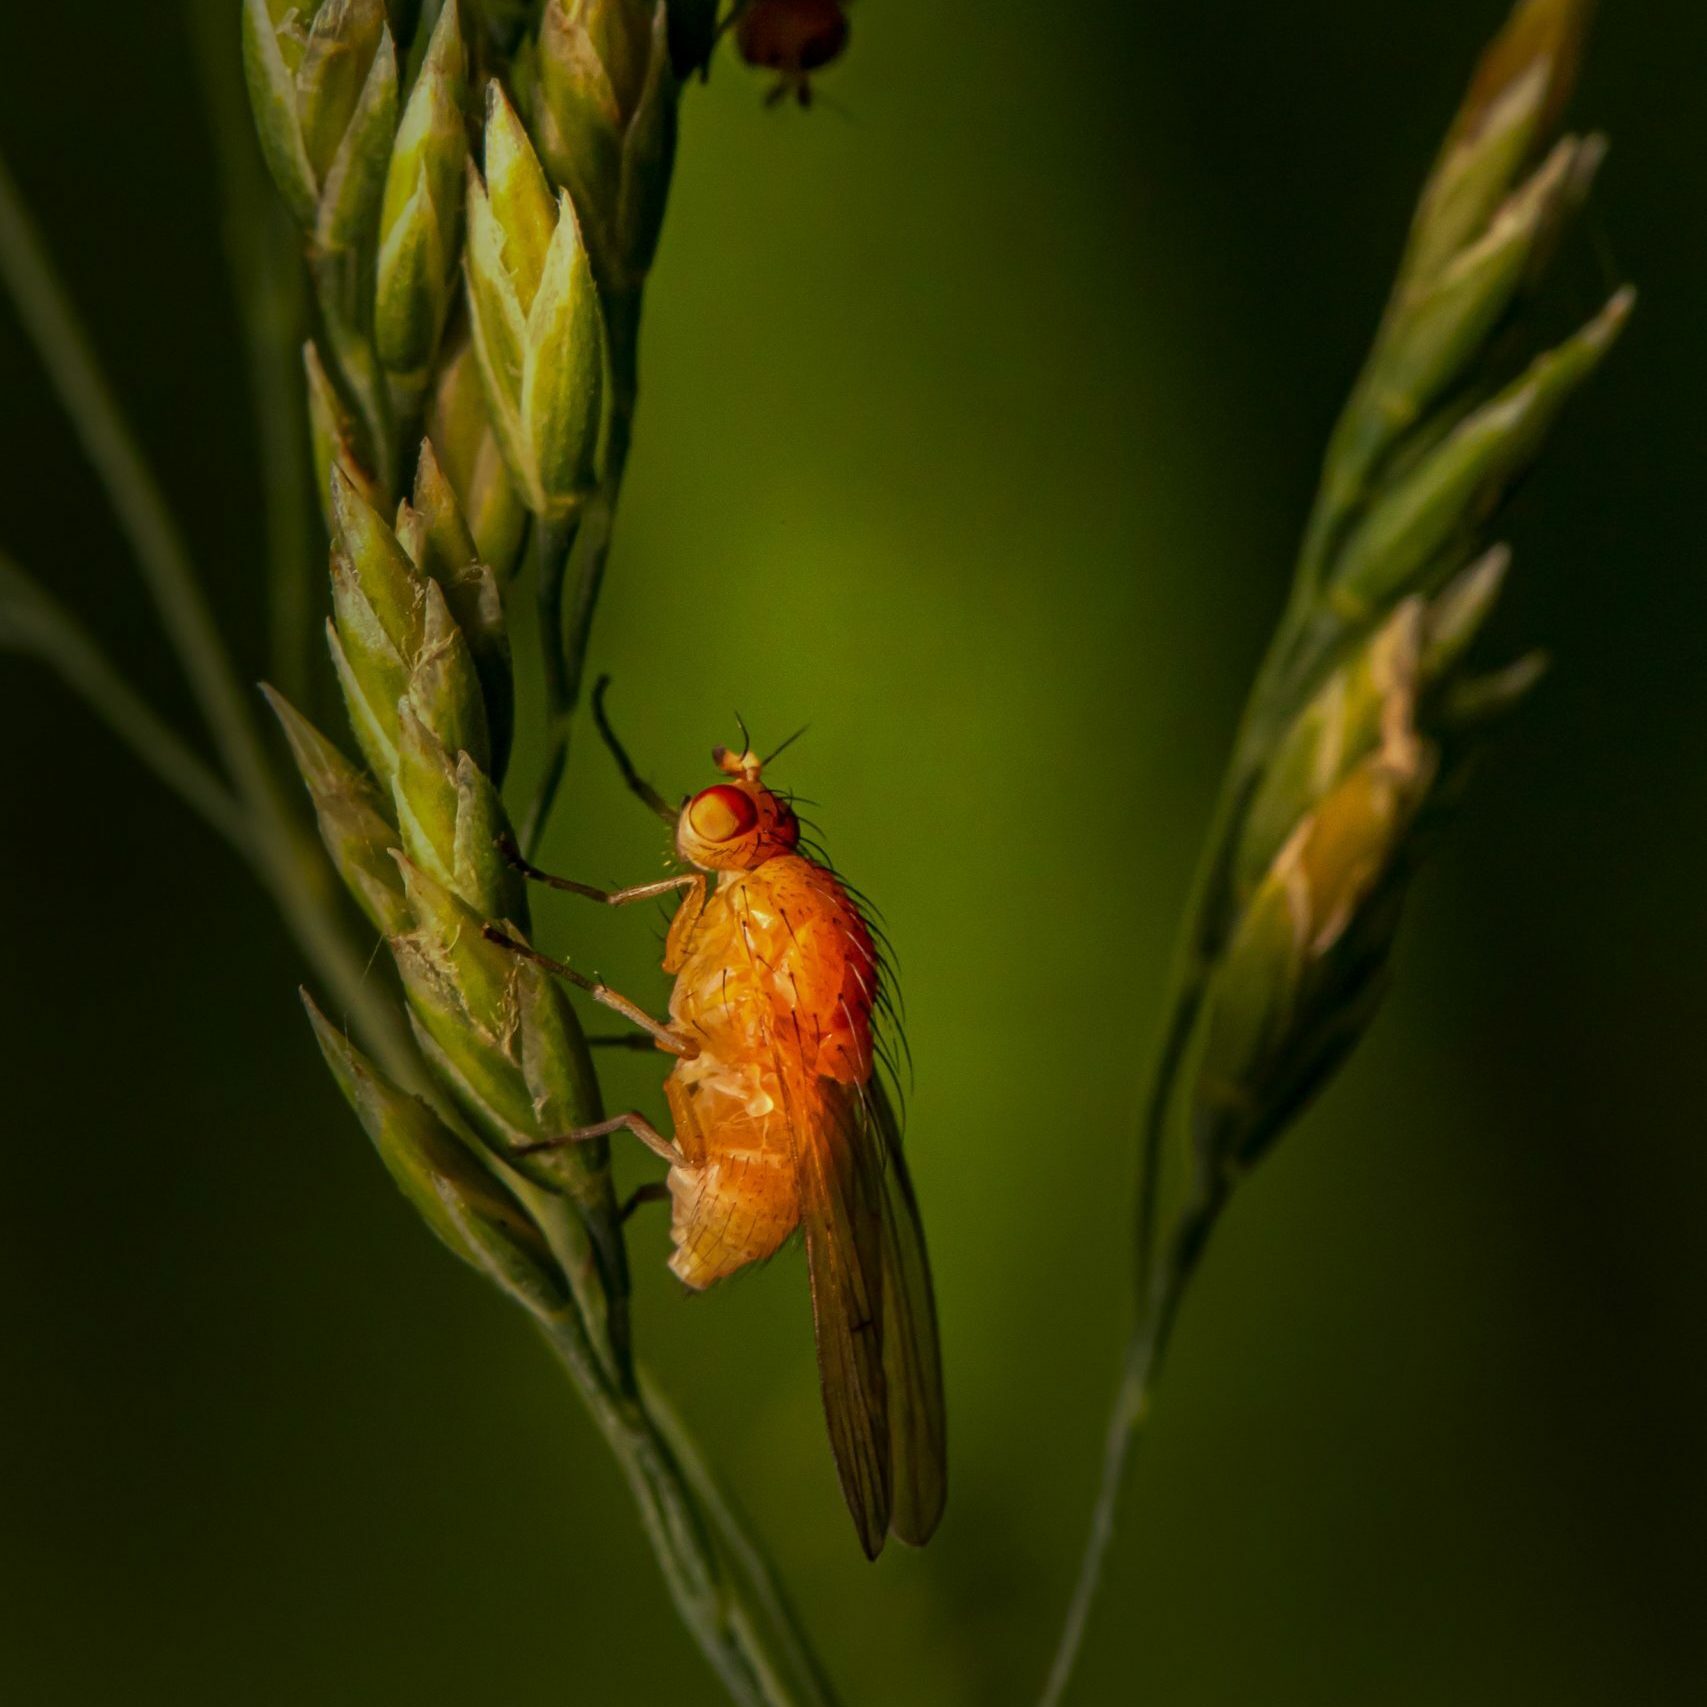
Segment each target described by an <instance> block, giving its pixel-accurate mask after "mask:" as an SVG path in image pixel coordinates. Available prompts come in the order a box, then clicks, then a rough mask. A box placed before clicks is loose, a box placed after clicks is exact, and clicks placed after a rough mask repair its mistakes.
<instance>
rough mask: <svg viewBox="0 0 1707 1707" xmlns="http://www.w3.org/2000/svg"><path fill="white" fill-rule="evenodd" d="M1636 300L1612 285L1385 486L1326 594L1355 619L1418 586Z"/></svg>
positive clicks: (1496, 490) (1479, 512) (1539, 435)
mask: <svg viewBox="0 0 1707 1707" xmlns="http://www.w3.org/2000/svg"><path fill="white" fill-rule="evenodd" d="M1634 305H1635V296H1634V293H1633V292H1631V291H1628V290H1622V291H1620V292H1618V294H1617V295H1616V296H1614V297H1613V298H1612V300H1611V301H1610V302H1609V303H1608V304H1607V305H1606V307H1605V308H1604V309H1603V310H1602V311H1601V313H1600V314H1599V315H1598V316H1596V318H1595V319H1594V320H1592V321H1590V322H1589V324H1588V325H1587V326H1585V327H1584V328H1583V329H1582V330H1581V331H1580V332H1578V333H1577V334H1576V335H1575V336H1574V337H1572V338H1570V339H1568V340H1567V341H1566V342H1565V343H1563V344H1562V345H1560V346H1559V348H1558V349H1556V350H1553V351H1551V352H1549V353H1548V354H1546V355H1543V356H1541V357H1538V358H1537V360H1536V361H1535V362H1534V363H1533V365H1532V366H1531V367H1530V368H1529V370H1528V372H1526V373H1524V374H1523V375H1522V376H1520V377H1519V378H1518V379H1517V380H1515V381H1514V382H1513V383H1512V384H1511V385H1509V386H1507V387H1506V389H1505V390H1504V391H1502V392H1500V393H1499V394H1498V395H1497V396H1496V397H1494V398H1493V399H1492V400H1490V401H1489V402H1488V403H1486V404H1484V405H1483V406H1482V407H1481V408H1480V409H1478V410H1476V411H1475V412H1474V413H1473V414H1472V415H1470V416H1469V417H1468V418H1467V419H1465V420H1464V421H1463V422H1462V423H1461V424H1460V425H1458V426H1457V427H1456V428H1454V429H1453V431H1452V432H1451V433H1450V434H1449V435H1448V436H1447V437H1446V438H1445V439H1444V440H1443V441H1442V442H1441V443H1440V444H1439V445H1437V446H1435V447H1434V448H1433V449H1432V450H1431V451H1430V452H1429V453H1428V454H1427V455H1426V456H1425V457H1423V458H1422V459H1421V460H1420V461H1419V462H1418V463H1417V465H1416V466H1415V467H1414V468H1412V469H1411V470H1409V472H1408V473H1407V474H1406V475H1405V477H1404V478H1403V479H1402V480H1400V481H1399V482H1398V483H1397V484H1396V486H1395V487H1394V489H1393V490H1391V491H1390V492H1389V493H1387V495H1386V496H1384V497H1383V498H1382V499H1381V500H1380V501H1379V502H1378V503H1377V504H1375V505H1374V506H1373V507H1372V508H1371V510H1370V512H1369V514H1368V515H1367V516H1366V517H1365V518H1364V520H1363V522H1362V524H1361V525H1360V526H1359V527H1358V528H1357V530H1356V531H1355V532H1354V533H1353V534H1352V536H1351V538H1350V539H1349V540H1348V541H1347V543H1346V546H1345V550H1344V552H1343V553H1342V555H1341V557H1340V561H1339V564H1338V568H1337V572H1336V577H1335V582H1334V585H1333V587H1332V588H1331V591H1330V597H1331V599H1332V601H1333V604H1334V607H1335V609H1336V610H1337V611H1338V612H1339V613H1340V614H1341V616H1342V617H1344V618H1345V619H1346V620H1347V621H1348V622H1350V623H1353V624H1361V623H1362V622H1365V621H1367V620H1368V619H1369V618H1370V617H1371V616H1372V615H1373V614H1375V613H1378V612H1380V611H1381V610H1383V609H1385V608H1386V607H1387V606H1388V605H1389V604H1391V603H1392V602H1393V600H1395V599H1397V598H1402V597H1403V596H1404V595H1405V593H1406V592H1407V591H1408V590H1410V589H1411V588H1412V587H1414V586H1416V585H1417V584H1418V583H1419V581H1420V580H1421V579H1422V578H1423V577H1424V576H1425V574H1426V572H1427V571H1428V570H1429V569H1430V568H1431V567H1432V566H1433V565H1434V564H1435V563H1436V562H1437V560H1438V559H1439V558H1440V557H1441V555H1442V554H1443V553H1444V552H1446V551H1447V550H1448V548H1449V547H1451V546H1452V545H1453V543H1454V542H1455V541H1458V540H1461V539H1462V538H1463V537H1465V536H1466V535H1467V534H1469V533H1471V531H1472V530H1473V529H1474V527H1475V525H1476V524H1477V523H1478V522H1479V521H1480V520H1481V519H1482V517H1483V516H1484V515H1485V514H1486V513H1487V511H1488V510H1490V509H1491V508H1492V507H1493V505H1494V504H1495V503H1496V502H1497V501H1498V500H1499V498H1500V497H1501V495H1502V494H1503V493H1504V491H1505V488H1506V487H1507V486H1508V485H1509V484H1510V483H1511V481H1512V480H1513V479H1514V478H1515V477H1516V476H1517V475H1518V474H1520V473H1521V472H1522V471H1523V470H1524V469H1525V468H1526V467H1527V466H1528V465H1529V463H1530V461H1531V460H1532V459H1533V457H1534V456H1535V454H1536V453H1537V451H1539V449H1540V447H1541V444H1542V441H1543V440H1544V439H1545V437H1546V434H1547V430H1548V429H1549V428H1550V427H1551V426H1552V424H1553V422H1554V420H1555V419H1556V418H1557V416H1558V414H1559V411H1560V410H1561V409H1562V408H1563V407H1564V405H1565V402H1566V400H1567V399H1568V398H1569V397H1570V396H1571V394H1572V393H1573V392H1574V391H1576V389H1577V388H1578V387H1579V386H1580V385H1581V384H1582V382H1583V381H1584V380H1585V379H1587V378H1588V377H1589V375H1590V374H1591V373H1593V372H1594V370H1595V369H1596V368H1597V367H1598V366H1599V365H1600V362H1601V360H1602V358H1603V357H1604V356H1605V355H1606V353H1607V351H1608V350H1610V349H1611V348H1612V346H1613V344H1614V343H1616V342H1617V339H1618V335H1619V333H1620V332H1622V331H1623V329H1624V326H1625V324H1626V322H1627V321H1628V320H1629V318H1630V313H1631V310H1632V309H1633V307H1634Z"/></svg>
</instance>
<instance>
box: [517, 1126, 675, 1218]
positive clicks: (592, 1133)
mask: <svg viewBox="0 0 1707 1707" xmlns="http://www.w3.org/2000/svg"><path fill="white" fill-rule="evenodd" d="M613 1132H632V1133H633V1134H634V1136H635V1137H636V1138H638V1139H639V1140H640V1142H641V1143H642V1144H644V1145H645V1146H646V1148H647V1149H648V1150H650V1151H652V1153H653V1154H654V1155H657V1156H662V1157H663V1158H664V1160H665V1161H666V1162H668V1163H669V1164H670V1166H671V1167H672V1168H682V1167H686V1166H687V1158H686V1157H685V1156H683V1154H682V1153H681V1151H680V1150H678V1149H677V1148H676V1147H675V1145H674V1144H672V1143H671V1142H670V1140H669V1139H668V1138H666V1137H665V1136H664V1134H663V1133H662V1132H660V1131H659V1130H658V1128H657V1127H656V1126H654V1125H653V1124H652V1122H651V1121H650V1120H648V1119H647V1118H646V1116H645V1115H643V1114H635V1113H633V1112H630V1113H628V1114H616V1115H612V1116H611V1118H610V1119H609V1120H601V1121H599V1122H598V1123H597V1124H596V1125H593V1126H577V1127H576V1128H575V1129H574V1130H573V1131H572V1132H562V1133H559V1134H558V1136H557V1137H555V1138H539V1139H536V1140H535V1141H534V1142H533V1143H531V1144H517V1145H516V1146H515V1147H514V1148H513V1149H512V1150H511V1152H510V1153H511V1154H512V1155H515V1156H535V1155H538V1154H539V1152H540V1151H542V1150H561V1149H564V1148H565V1147H566V1146H568V1145H570V1144H585V1143H586V1142H587V1141H588V1140H589V1139H591V1138H608V1137H610V1135H611V1134H612V1133H613ZM645 1189H646V1188H645V1187H644V1186H642V1187H641V1190H642V1191H644V1190H645ZM623 1213H624V1215H626V1214H627V1213H628V1211H627V1210H626V1209H625V1210H624V1211H623Z"/></svg>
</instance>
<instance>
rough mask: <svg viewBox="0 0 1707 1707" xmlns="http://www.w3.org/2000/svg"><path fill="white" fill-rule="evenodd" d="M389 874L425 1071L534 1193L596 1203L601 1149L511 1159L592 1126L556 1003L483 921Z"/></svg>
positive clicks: (572, 1034)
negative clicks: (403, 918)
mask: <svg viewBox="0 0 1707 1707" xmlns="http://www.w3.org/2000/svg"><path fill="white" fill-rule="evenodd" d="M398 867H399V869H400V871H401V872H402V874H403V882H404V887H405V892H406V894H407V897H408V901H409V906H410V910H411V912H412V913H413V915H414V918H415V921H416V922H415V926H414V928H413V929H412V930H409V931H407V932H405V933H403V934H402V935H401V936H399V937H397V938H395V939H394V940H393V942H392V952H393V955H394V957H395V959H396V962H397V969H398V972H399V974H400V975H401V977H402V979H403V986H404V990H405V992H406V993H407V995H408V998H409V1005H410V1010H411V1013H412V1015H413V1017H414V1020H415V1022H416V1025H417V1030H418V1032H419V1033H421V1034H423V1035H424V1036H425V1037H426V1038H427V1039H429V1040H430V1042H431V1048H430V1049H428V1050H427V1054H428V1058H429V1060H430V1061H432V1063H433V1065H434V1068H435V1071H437V1072H439V1073H440V1075H441V1077H442V1078H443V1079H444V1082H445V1084H446V1087H447V1088H448V1089H449V1090H450V1091H451V1093H452V1094H453V1095H454V1096H455V1097H456V1098H457V1100H458V1103H459V1104H460V1105H461V1106H462V1107H463V1109H464V1110H465V1111H466V1112H467V1113H468V1115H469V1117H470V1119H471V1120H473V1121H474V1122H475V1124H476V1125H477V1126H478V1128H479V1129H480V1131H481V1134H482V1136H483V1137H484V1138H485V1139H486V1140H487V1141H488V1142H489V1143H490V1144H491V1146H492V1149H493V1153H494V1154H495V1155H498V1156H500V1157H502V1158H503V1159H504V1160H505V1161H507V1162H509V1163H510V1164H511V1165H513V1166H514V1167H515V1168H516V1169H517V1170H518V1171H519V1172H521V1173H522V1174H523V1175H524V1176H525V1177H527V1178H528V1179H530V1180H533V1181H535V1183H537V1184H540V1185H544V1186H547V1187H549V1188H550V1189H552V1190H556V1191H563V1190H567V1191H568V1192H569V1193H570V1194H571V1195H572V1196H574V1197H575V1198H576V1199H577V1200H578V1201H583V1202H588V1203H591V1202H594V1201H596V1200H601V1196H602V1191H603V1179H604V1174H605V1168H606V1150H605V1147H604V1146H603V1145H600V1144H596V1143H593V1144H575V1145H569V1146H565V1147H564V1148H563V1149H561V1150H553V1151H544V1152H541V1153H540V1154H538V1155H535V1156H518V1155H516V1154H515V1150H516V1148H517V1146H518V1145H522V1144H527V1143H531V1142H533V1141H535V1140H537V1139H540V1138H547V1137H552V1136H555V1135H557V1134H560V1133H562V1132H565V1131H568V1130H570V1129H571V1128H573V1127H574V1126H577V1125H581V1124H584V1123H586V1122H588V1121H590V1120H594V1119H596V1118H597V1114H596V1112H595V1111H596V1109H597V1106H598V1105H597V1102H596V1100H592V1097H591V1090H590V1087H591V1078H590V1072H589V1071H587V1070H586V1069H585V1068H584V1063H585V1043H584V1041H583V1040H582V1039H581V1036H580V1031H579V1027H578V1026H577V1025H576V1023H575V1019H574V1015H573V1014H572V1012H571V1011H570V1009H569V1006H568V1003H567V1001H566V1000H565V999H564V997H563V995H562V993H561V992H560V991H559V990H557V989H556V988H555V986H554V985H553V984H552V983H551V981H550V979H549V978H548V976H547V975H546V974H545V973H544V972H543V971H542V970H541V969H540V968H539V967H537V966H535V965H533V964H532V963H531V962H529V961H527V960H524V959H522V958H521V957H520V956H519V955H516V954H515V953H513V952H512V951H511V950H509V949H506V948H503V947H501V946H500V945H499V944H497V943H494V942H490V941H488V940H487V938H486V937H485V936H484V934H483V928H484V925H485V922H486V921H485V920H484V919H482V918H481V916H480V915H479V914H478V913H477V912H475V911H474V910H473V909H472V908H470V907H469V906H467V905H466V903H464V902H463V901H461V900H460V899H459V898H458V897H457V896H456V895H455V894H453V893H452V892H451V891H450V890H449V889H448V888H446V887H445V886H444V885H442V884H439V883H436V882H434V880H433V879H432V878H431V877H430V876H428V874H427V873H426V872H424V871H422V870H421V869H420V868H419V867H417V866H415V865H413V864H412V863H411V862H410V861H409V860H407V859H406V858H404V857H402V856H399V858H398ZM512 928H513V927H512ZM577 1059H579V1061H580V1062H581V1063H583V1067H582V1068H581V1069H579V1070H578V1069H577V1067H576V1065H575V1062H576V1061H577ZM579 1097H584V1098H585V1099H586V1100H579V1101H578V1100H576V1099H577V1098H579Z"/></svg>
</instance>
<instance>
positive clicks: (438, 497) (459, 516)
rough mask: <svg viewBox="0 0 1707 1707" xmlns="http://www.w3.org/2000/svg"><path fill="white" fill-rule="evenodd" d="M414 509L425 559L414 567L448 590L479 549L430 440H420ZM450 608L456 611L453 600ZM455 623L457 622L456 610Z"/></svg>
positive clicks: (477, 556) (477, 557)
mask: <svg viewBox="0 0 1707 1707" xmlns="http://www.w3.org/2000/svg"><path fill="white" fill-rule="evenodd" d="M414 508H415V510H416V511H417V513H418V514H419V515H420V517H421V520H422V523H423V526H424V528H425V530H426V531H425V542H426V548H427V556H426V558H425V559H424V560H423V561H422V562H420V563H419V564H418V567H419V568H421V569H423V570H425V571H426V573H427V574H429V575H431V576H432V577H433V579H434V580H435V581H437V582H438V583H439V584H440V585H441V586H442V587H444V588H445V589H446V590H447V591H448V590H449V589H450V587H451V586H452V585H453V584H454V583H455V581H456V578H457V576H459V575H460V574H461V573H462V572H463V571H464V570H465V569H467V568H469V567H470V566H471V565H473V564H476V563H478V562H479V560H480V550H479V547H478V546H476V545H475V543H474V535H473V534H472V533H471V532H470V531H469V527H468V521H467V518H466V517H465V516H464V515H463V513H462V505H461V504H460V503H458V502H457V496H456V490H455V488H454V487H453V486H452V485H451V483H450V480H449V478H448V477H447V476H446V474H445V471H444V468H443V466H442V465H441V464H440V462H439V459H438V454H437V452H435V451H434V449H433V441H432V440H431V439H430V438H429V439H423V440H422V441H421V453H420V456H419V458H418V459H417V461H416V464H415V490H414ZM451 608H452V609H453V610H455V609H457V604H456V601H455V600H454V599H453V600H452V602H451ZM457 620H458V621H461V613H460V611H459V612H458V617H457Z"/></svg>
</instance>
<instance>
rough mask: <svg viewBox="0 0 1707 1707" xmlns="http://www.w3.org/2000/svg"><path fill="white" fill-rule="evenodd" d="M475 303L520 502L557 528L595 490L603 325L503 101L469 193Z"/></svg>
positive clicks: (567, 221) (478, 339)
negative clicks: (483, 174) (553, 521)
mask: <svg viewBox="0 0 1707 1707" xmlns="http://www.w3.org/2000/svg"><path fill="white" fill-rule="evenodd" d="M467 265H468V287H469V288H468V301H469V315H470V321H471V330H472V338H473V344H474V351H475V355H476V357H477V359H478V361H479V364H480V373H481V377H482V379H483V380H484V382H485V386H486V399H487V405H488V408H489V410H490V413H491V420H492V427H493V431H494V433H495V435H496V437H497V440H498V443H499V445H500V447H501V448H502V450H503V452H504V456H505V460H506V461H507V462H508V464H509V467H510V473H511V475H512V477H513V478H514V480H515V482H516V485H517V486H518V487H519V488H520V490H521V493H522V496H523V499H524V501H525V502H526V504H527V506H528V508H529V509H531V510H532V511H533V512H534V514H535V515H537V516H541V517H548V518H553V519H561V518H562V517H564V516H566V515H567V514H569V513H570V512H571V511H572V510H573V509H574V508H575V507H576V506H577V505H579V504H580V503H582V502H583V501H584V500H585V498H586V496H587V494H588V493H589V491H590V490H591V488H592V486H593V483H594V471H593V463H594V458H595V455H596V452H597V447H598V431H599V411H600V403H601V399H602V391H603V383H604V367H605V353H604V319H603V316H602V314H601V313H600V310H599V302H598V291H597V289H596V287H595V285H594V283H593V277H592V269H591V266H590V264H589V262H588V258H587V252H586V246H585V244H584V243H583V242H582V239H581V231H580V226H579V224H578V223H577V221H576V217H575V210H574V208H573V206H572V205H571V203H570V201H569V198H568V197H567V196H566V195H565V196H560V197H559V198H558V199H557V201H556V202H555V204H554V203H553V202H552V200H551V196H550V192H549V190H548V188H547V187H546V182H545V176H544V174H543V172H541V170H540V167H539V162H538V160H537V159H536V158H535V156H534V153H533V148H532V146H531V144H530V143H529V142H528V139H527V135H526V132H525V131H524V130H523V129H522V125H521V121H520V120H519V119H518V118H517V117H516V115H515V112H514V110H513V109H512V108H511V107H510V104H509V102H508V101H507V100H506V99H505V98H504V94H503V91H502V90H501V89H499V88H498V86H497V84H496V83H494V84H493V85H492V89H491V97H490V100H489V102H488V117H487V128H486V178H485V181H484V183H482V181H481V179H480V177H479V176H478V174H476V173H474V172H473V171H472V170H471V171H470V174H469V183H468V262H467Z"/></svg>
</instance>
